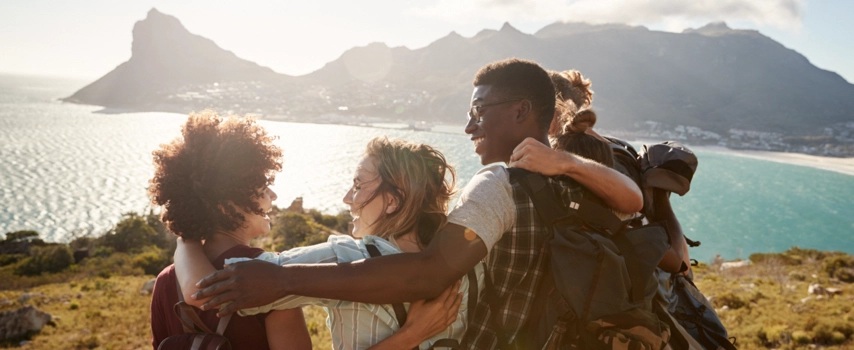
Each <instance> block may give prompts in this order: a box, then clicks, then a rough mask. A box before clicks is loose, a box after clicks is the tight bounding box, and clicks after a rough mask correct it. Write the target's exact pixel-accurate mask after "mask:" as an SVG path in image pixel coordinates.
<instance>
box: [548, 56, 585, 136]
mask: <svg viewBox="0 0 854 350" xmlns="http://www.w3.org/2000/svg"><path fill="white" fill-rule="evenodd" d="M549 78H551V79H552V83H553V84H554V86H555V98H556V101H557V103H556V105H555V117H554V119H552V124H551V127H550V128H549V135H550V136H552V137H557V136H558V135H559V134H560V133H561V132H563V131H564V130H563V126H565V125H569V124H570V123H569V120H570V119H571V118H572V117H573V116H574V115H575V114H576V113H578V112H579V111H580V110H582V109H585V108H589V107H590V104H592V103H593V90H591V89H590V86H591V85H592V83H591V82H590V79H585V78H584V76H583V75H581V72H579V71H577V70H566V71H563V72H557V71H549ZM591 127H592V125H591Z"/></svg>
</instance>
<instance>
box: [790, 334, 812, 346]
mask: <svg viewBox="0 0 854 350" xmlns="http://www.w3.org/2000/svg"><path fill="white" fill-rule="evenodd" d="M792 341H793V342H795V344H798V345H807V344H809V343H810V336H809V335H808V334H807V332H804V331H794V332H792Z"/></svg>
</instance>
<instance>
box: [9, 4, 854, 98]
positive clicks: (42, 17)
mask: <svg viewBox="0 0 854 350" xmlns="http://www.w3.org/2000/svg"><path fill="white" fill-rule="evenodd" d="M152 7H156V8H157V9H158V10H160V11H161V12H164V13H166V14H169V15H173V16H176V17H177V18H178V19H180V20H181V22H182V23H183V24H184V26H185V27H187V29H189V31H190V32H192V33H194V34H199V35H201V36H204V37H207V38H209V39H212V40H213V41H214V42H216V43H217V44H218V45H219V46H220V47H222V48H224V49H227V50H230V51H232V52H234V53H236V54H237V55H238V56H240V57H241V58H244V59H248V60H250V61H254V62H257V63H258V64H261V65H263V66H267V67H270V68H272V69H273V70H275V71H277V72H280V73H286V74H292V75H301V74H305V73H308V72H311V71H313V70H316V69H319V68H321V67H322V66H323V65H324V64H325V63H326V62H329V61H332V60H334V59H336V58H338V57H339V56H340V55H341V53H343V52H344V51H345V50H347V49H349V48H351V47H353V46H363V45H366V44H368V43H371V42H384V43H386V44H388V45H390V46H401V45H403V46H407V47H409V48H412V49H416V48H420V47H424V46H426V45H427V44H429V43H430V42H432V41H434V40H436V39H438V38H440V37H442V36H445V35H447V34H448V33H450V32H451V31H456V32H457V33H460V34H461V35H463V36H466V37H469V36H472V35H474V34H475V33H477V32H478V31H480V30H482V29H485V28H490V29H498V28H500V27H501V25H502V24H503V23H504V22H510V24H512V25H513V26H514V27H516V28H518V29H520V30H521V31H523V32H526V33H534V32H536V31H537V30H539V29H540V28H542V27H543V26H545V25H547V24H549V23H552V22H554V21H558V20H564V21H587V22H597V23H603V22H621V23H631V24H642V25H646V26H648V27H649V28H651V29H656V30H666V31H674V32H681V31H682V29H684V28H687V27H699V26H702V25H703V24H705V23H707V22H710V21H717V20H724V21H727V23H728V24H729V25H730V27H733V28H739V29H744V28H750V29H758V30H760V31H761V32H762V33H763V34H765V35H767V36H770V37H771V38H773V39H775V40H777V41H779V42H781V43H782V44H783V45H785V46H786V47H789V48H791V49H794V50H796V51H798V52H800V53H801V54H803V55H805V56H806V57H807V58H808V59H809V60H810V61H811V62H812V63H813V64H815V65H817V66H819V67H821V68H824V69H828V70H831V71H835V72H837V73H839V74H840V75H842V76H843V77H845V78H846V79H847V80H848V81H849V82H854V59H852V58H854V39H852V36H854V21H852V20H851V15H852V14H854V1H851V0H472V1H467V0H419V1H414V0H373V1H352V0H314V1H304V0H303V1H257V0H243V1H217V0H205V1H200V0H188V1H174V0H173V1H157V0H134V1H115V0H78V1H68V0H2V1H0V72H4V73H17V74H38V75H55V76H69V77H80V78H86V79H95V78H98V77H100V76H101V75H103V74H105V73H107V72H109V71H110V70H112V69H113V68H115V67H116V66H117V65H119V64H120V63H122V62H124V61H126V60H127V59H128V58H130V54H131V51H130V48H131V39H132V38H131V29H132V28H133V25H134V23H135V22H136V21H139V20H141V19H143V18H145V15H146V13H147V12H148V10H149V9H151V8H152Z"/></svg>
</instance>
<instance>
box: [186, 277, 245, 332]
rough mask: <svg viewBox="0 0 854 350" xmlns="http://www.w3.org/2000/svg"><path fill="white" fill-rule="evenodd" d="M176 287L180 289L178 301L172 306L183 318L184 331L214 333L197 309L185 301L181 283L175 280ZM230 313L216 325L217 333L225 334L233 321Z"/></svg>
mask: <svg viewBox="0 0 854 350" xmlns="http://www.w3.org/2000/svg"><path fill="white" fill-rule="evenodd" d="M175 289H176V290H177V291H178V302H177V303H175V305H174V306H173V307H172V309H173V311H174V312H175V315H177V316H178V318H179V319H180V320H181V326H182V327H183V328H184V333H198V331H199V330H201V331H202V332H204V333H209V334H213V332H212V331H211V329H210V328H208V326H207V325H206V324H205V323H204V322H203V321H202V319H201V318H200V317H199V315H198V314H197V313H196V310H195V309H193V307H192V306H190V305H189V304H187V303H186V302H185V301H184V293H182V292H181V284H180V283H178V281H177V278H176V280H175ZM232 315H233V314H229V315H227V316H225V317H222V318H220V319H219V323H218V324H217V327H216V334H219V335H223V334H224V333H225V329H226V328H228V323H229V321H231V316H232Z"/></svg>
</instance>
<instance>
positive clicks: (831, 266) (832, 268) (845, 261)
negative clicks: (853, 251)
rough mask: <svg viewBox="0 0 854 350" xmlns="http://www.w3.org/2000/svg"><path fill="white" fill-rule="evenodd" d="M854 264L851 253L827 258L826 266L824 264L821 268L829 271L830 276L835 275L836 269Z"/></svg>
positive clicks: (826, 271)
mask: <svg viewBox="0 0 854 350" xmlns="http://www.w3.org/2000/svg"><path fill="white" fill-rule="evenodd" d="M852 266H854V257H852V256H850V255H838V256H834V257H831V258H827V259H826V260H825V261H824V266H822V268H821V270H822V271H824V272H825V273H827V274H828V276H830V277H834V276H833V275H834V273H835V272H836V270H839V269H843V268H846V267H852Z"/></svg>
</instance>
